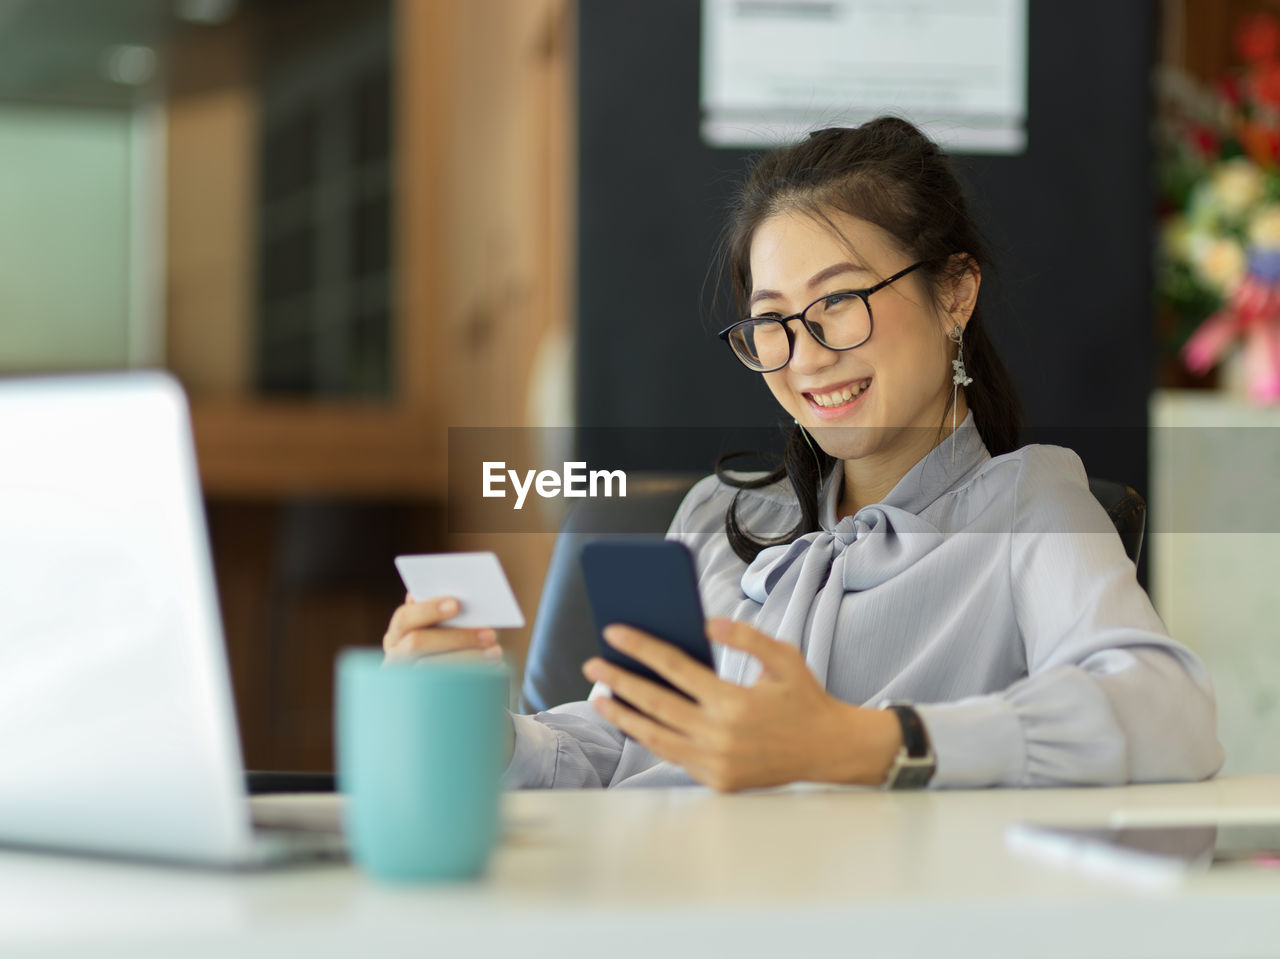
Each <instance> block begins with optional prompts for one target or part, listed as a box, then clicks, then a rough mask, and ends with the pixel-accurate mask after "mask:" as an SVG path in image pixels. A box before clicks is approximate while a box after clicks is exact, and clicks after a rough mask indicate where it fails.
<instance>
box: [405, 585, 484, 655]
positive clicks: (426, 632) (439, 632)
mask: <svg viewBox="0 0 1280 959" xmlns="http://www.w3.org/2000/svg"><path fill="white" fill-rule="evenodd" d="M460 608H461V607H460V605H459V603H458V601H457V600H456V599H454V598H452V597H449V596H444V597H439V598H436V599H431V600H427V601H426V602H422V603H417V602H414V601H413V599H412V597H408V598H407V599H406V601H405V603H404V605H402V606H400V607H399V608H397V609H396V611H395V612H394V613H393V614H392V616H391V623H390V625H388V627H387V631H386V633H385V634H384V635H383V637H382V649H383V652H384V653H386V655H387V658H388V659H389V660H402V659H416V658H419V657H422V656H432V655H437V654H441V653H456V652H460V651H464V650H474V651H480V652H482V653H484V654H485V655H488V656H491V657H493V658H501V655H502V650H501V648H500V647H499V646H498V636H497V633H495V632H494V631H493V630H492V629H459V628H453V629H450V628H448V627H441V626H439V625H438V624H439V623H442V622H445V621H447V620H448V619H450V618H452V617H453V616H456V615H457V614H458V612H459V610H460Z"/></svg>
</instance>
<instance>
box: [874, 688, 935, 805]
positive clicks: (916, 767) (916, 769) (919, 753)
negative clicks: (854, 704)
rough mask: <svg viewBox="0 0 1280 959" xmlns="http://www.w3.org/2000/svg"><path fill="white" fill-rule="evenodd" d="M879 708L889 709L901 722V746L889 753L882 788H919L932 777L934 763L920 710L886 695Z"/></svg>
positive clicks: (926, 783) (925, 784) (931, 747)
mask: <svg viewBox="0 0 1280 959" xmlns="http://www.w3.org/2000/svg"><path fill="white" fill-rule="evenodd" d="M880 708H881V709H888V710H891V711H892V712H893V713H894V714H895V715H896V716H897V717H898V722H900V723H901V724H902V748H901V749H899V750H898V755H896V756H894V757H893V765H892V766H890V767H889V775H888V776H887V777H885V781H884V787H883V788H885V789H923V788H924V787H925V786H927V785H928V784H929V780H930V779H932V778H933V771H934V769H936V768H937V765H938V764H937V762H936V761H935V759H934V756H933V746H932V745H930V743H929V734H928V733H927V732H926V731H925V728H924V722H923V721H922V720H921V719H920V714H919V713H918V712H916V709H915V707H914V706H913V705H912V704H911V703H908V702H903V701H902V700H897V699H886V700H885V701H884V702H882V703H881V704H880Z"/></svg>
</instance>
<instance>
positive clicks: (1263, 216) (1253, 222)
mask: <svg viewBox="0 0 1280 959" xmlns="http://www.w3.org/2000/svg"><path fill="white" fill-rule="evenodd" d="M1249 242H1250V243H1251V244H1252V245H1253V246H1260V247H1263V248H1264V249H1268V250H1280V203H1268V204H1266V205H1265V206H1262V207H1259V209H1258V212H1257V213H1255V214H1254V215H1253V216H1252V217H1251V218H1250V219H1249Z"/></svg>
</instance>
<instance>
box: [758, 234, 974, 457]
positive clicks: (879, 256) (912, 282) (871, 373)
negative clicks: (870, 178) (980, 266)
mask: <svg viewBox="0 0 1280 959" xmlns="http://www.w3.org/2000/svg"><path fill="white" fill-rule="evenodd" d="M829 218H830V220H831V221H832V223H834V225H835V226H836V228H837V229H838V231H839V234H837V233H835V232H833V231H832V229H831V227H830V226H829V225H828V224H827V223H825V222H823V221H821V220H819V219H816V218H814V217H812V216H809V215H807V214H805V213H802V212H789V213H780V214H777V215H775V216H772V217H770V218H769V219H767V220H765V221H764V222H762V223H761V224H760V226H759V227H758V228H757V229H756V232H755V235H754V237H753V238H752V242H751V280H752V292H751V315H753V316H766V315H777V316H789V315H791V314H792V313H798V312H799V311H800V310H802V309H804V308H805V307H806V306H807V305H808V304H810V303H812V302H813V301H814V300H816V299H818V298H819V297H821V296H823V295H824V294H829V293H836V292H838V291H840V290H862V289H866V288H868V287H871V286H874V285H875V284H876V283H878V282H879V281H880V280H882V279H884V278H885V277H888V276H892V275H893V274H894V273H897V272H898V271H899V270H901V269H903V268H904V267H907V266H910V265H911V263H912V260H911V259H910V258H909V256H908V255H907V254H904V253H903V252H902V251H901V250H899V249H898V248H897V247H896V245H895V244H894V243H893V241H892V240H891V238H890V237H889V235H888V234H887V233H885V232H884V231H883V230H881V229H880V228H879V227H877V226H875V225H874V224H871V223H868V222H867V221H865V220H860V219H857V218H855V217H852V216H849V215H847V214H843V213H837V212H832V213H830V214H829ZM841 234H842V235H841ZM973 285H974V291H973V292H974V296H975V297H976V282H975V283H974V284H973ZM869 302H870V306H871V315H872V318H873V329H872V333H871V338H870V339H868V340H867V341H866V342H865V343H863V344H862V345H861V346H859V347H856V348H854V349H851V350H842V351H836V350H830V349H827V348H826V347H824V346H821V345H819V343H818V342H817V341H816V340H815V339H814V338H813V337H812V336H810V335H809V333H808V331H807V330H805V328H804V327H803V326H802V325H801V323H800V321H799V320H793V321H791V323H790V324H788V325H789V326H790V327H791V328H792V330H793V332H794V336H795V348H794V351H793V352H792V355H791V362H790V363H789V364H788V365H787V366H785V367H783V368H782V369H780V370H776V371H775V372H773V373H765V374H763V375H764V378H765V382H766V383H768V384H769V389H770V390H772V391H773V395H774V396H775V397H776V398H777V400H778V402H779V403H781V404H782V407H783V409H785V410H786V411H787V412H788V413H789V414H791V415H792V416H793V417H795V419H796V420H798V421H799V422H800V423H801V424H802V425H803V426H804V427H805V428H806V429H807V430H809V432H810V433H812V434H813V437H814V439H815V440H817V442H818V444H819V445H820V446H821V447H822V448H823V449H824V450H826V452H827V453H829V454H830V455H832V456H834V457H837V458H838V459H842V460H857V459H861V458H863V457H868V456H881V457H885V456H888V457H891V458H893V459H896V458H897V456H898V455H902V456H904V457H906V458H907V459H909V462H907V463H906V467H905V468H910V465H911V464H913V463H914V462H915V461H916V460H917V459H919V457H920V456H923V455H924V453H926V452H928V450H930V449H932V447H933V445H934V442H936V437H937V432H938V426H939V424H940V423H941V422H942V420H943V414H944V411H945V410H946V406H947V402H948V401H949V400H950V398H951V385H952V384H951V356H952V349H951V345H950V343H949V342H948V340H947V336H946V330H947V329H948V327H949V325H950V324H951V323H953V322H955V320H952V319H951V318H949V317H947V316H945V315H944V314H942V313H941V312H940V311H939V310H937V309H936V308H935V307H934V305H933V303H932V301H931V299H930V296H929V289H928V286H927V281H926V280H925V278H924V276H923V274H922V273H921V272H920V271H916V272H913V273H909V274H908V275H907V276H904V277H902V278H901V279H899V280H897V281H895V282H894V283H892V284H890V285H889V286H887V287H885V288H883V289H881V290H878V291H877V292H876V293H873V294H872V295H871V297H870V301H869ZM817 309H818V308H817V307H815V311H814V312H811V313H810V314H809V316H810V317H812V318H816V317H817V313H816V310H817ZM967 319H968V314H967V312H966V313H965V315H964V318H963V321H962V322H965V321H967ZM960 415H961V416H963V415H964V411H963V410H961V411H960ZM917 450H918V451H919V452H918V455H917V453H916V451H917ZM912 457H914V458H912ZM904 471H905V469H904Z"/></svg>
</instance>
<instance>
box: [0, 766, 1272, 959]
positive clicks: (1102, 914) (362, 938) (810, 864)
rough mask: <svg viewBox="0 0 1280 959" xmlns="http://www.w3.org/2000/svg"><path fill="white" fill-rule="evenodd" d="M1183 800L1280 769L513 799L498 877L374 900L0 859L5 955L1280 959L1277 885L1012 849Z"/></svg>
mask: <svg viewBox="0 0 1280 959" xmlns="http://www.w3.org/2000/svg"><path fill="white" fill-rule="evenodd" d="M1181 806H1196V807H1200V808H1202V809H1221V810H1228V811H1230V810H1232V809H1235V810H1241V809H1244V808H1248V807H1259V806H1270V807H1271V809H1272V810H1273V811H1274V812H1275V813H1276V814H1277V815H1280V776H1251V777H1238V778H1229V779H1221V780H1215V781H1210V782H1207V783H1195V784H1187V785H1180V786H1137V787H1129V788H1124V789H1093V790H1090V789H1082V790H1043V791H975V792H951V793H915V794H911V793H900V794H888V793H880V792H876V791H871V790H853V789H850V790H817V789H812V790H803V789H802V790H793V791H780V792H760V793H748V794H744V795H737V796H722V795H717V794H714V793H711V792H708V791H704V790H701V789H689V790H654V791H639V790H637V791H618V792H613V793H602V792H561V793H518V794H512V795H510V796H509V797H508V801H507V809H506V818H507V822H508V837H507V839H506V841H505V842H504V844H503V846H502V848H501V850H500V851H499V853H498V855H497V857H496V859H495V861H494V863H493V867H492V869H491V871H490V873H489V875H488V877H487V878H486V879H484V880H482V881H479V882H474V883H465V884H457V885H450V886H437V887H429V886H428V887H404V888H387V887H380V886H378V885H376V884H374V883H372V882H370V881H369V880H367V879H365V878H363V877H362V876H361V875H359V874H358V873H356V872H355V871H353V870H352V869H350V868H348V867H346V866H333V865H331V866H322V867H308V868H294V869H291V870H286V871H277V872H273V873H268V874H252V875H220V874H210V873H203V872H196V871H185V870H174V869H166V868H161V867H154V866H142V865H126V864H115V863H108V862H101V861H89V860H79V859H73V858H63V857H54V856H42V855H37V854H23V853H14V852H5V853H0V956H3V957H5V959H11V957H19V956H27V955H80V956H93V957H97V956H110V955H129V956H165V957H177V956H182V957H186V956H205V955H209V956H215V955H216V956H234V957H245V959H248V957H255V956H263V957H271V959H281V957H290V959H292V957H295V956H359V957H363V956H374V957H378V959H383V957H390V956H395V955H417V956H432V957H450V959H451V957H470V956H499V957H502V959H525V957H531V956H541V955H547V956H570V955H585V954H587V953H588V952H591V953H596V952H599V954H601V955H604V956H608V957H616V956H622V957H630V956H642V957H645V959H668V957H670V956H673V955H698V956H700V957H705V959H712V957H719V956H728V957H732V959H739V957H746V956H753V955H761V956H770V957H772V959H777V957H781V956H795V955H802V956H803V955H811V954H815V953H817V952H818V951H819V950H821V951H822V952H823V953H826V954H830V955H833V956H836V955H838V956H850V957H880V956H889V955H921V956H930V957H954V956H965V955H983V956H1004V955H1007V956H1017V957H1019V959H1025V957H1030V956H1036V957H1051V956H1073V957H1075V956H1103V955H1105V956H1109V957H1121V956H1197V957H1206V956H1213V957H1230V956H1262V955H1271V956H1274V955H1277V954H1280V870H1265V869H1257V868H1253V867H1247V868H1246V867H1239V868H1226V869H1221V870H1218V869H1215V870H1213V871H1210V872H1208V873H1205V874H1201V875H1197V876H1194V877H1192V878H1190V879H1188V880H1187V881H1185V882H1184V883H1183V884H1181V885H1179V886H1177V887H1175V888H1172V889H1165V890H1159V891H1157V890H1153V889H1151V888H1144V887H1142V886H1137V885H1131V884H1126V883H1123V882H1121V881H1118V880H1114V879H1112V880H1102V879H1094V878H1090V877H1089V876H1087V875H1084V874H1081V873H1076V872H1073V871H1070V870H1064V869H1061V868H1055V867H1052V866H1047V865H1041V864H1040V863H1038V862H1036V861H1034V860H1029V859H1024V858H1021V857H1018V856H1015V855H1013V854H1011V853H1009V852H1007V851H1006V850H1005V846H1004V841H1003V832H1004V828H1005V826H1006V824H1007V823H1009V822H1011V821H1014V820H1017V819H1020V818H1026V819H1038V820H1046V821H1049V820H1052V821H1067V820H1070V821H1079V822H1090V821H1094V822H1097V821H1102V820H1104V819H1105V818H1106V817H1107V816H1108V815H1109V814H1110V813H1112V812H1115V811H1117V810H1130V811H1133V810H1160V809H1166V810H1168V809H1174V808H1177V807H1181Z"/></svg>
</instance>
